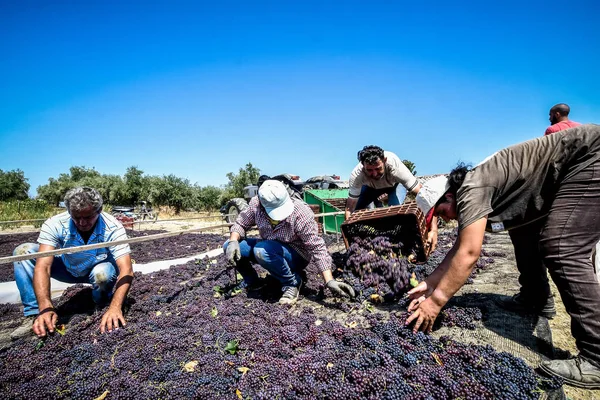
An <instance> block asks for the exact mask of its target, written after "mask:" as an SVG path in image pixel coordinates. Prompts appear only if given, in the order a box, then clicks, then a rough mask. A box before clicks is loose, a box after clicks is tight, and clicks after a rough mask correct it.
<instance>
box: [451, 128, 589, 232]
mask: <svg viewBox="0 0 600 400" xmlns="http://www.w3.org/2000/svg"><path fill="white" fill-rule="evenodd" d="M599 159H600V125H592V124H589V125H581V126H578V127H575V128H571V129H567V130H564V131H561V132H557V133H554V134H552V135H548V136H543V137H539V138H536V139H532V140H528V141H526V142H523V143H520V144H517V145H514V146H511V147H508V148H506V149H504V150H501V151H499V152H497V153H495V154H494V155H492V156H491V157H489V158H487V159H486V160H485V161H484V162H483V163H481V164H480V165H478V166H477V167H475V168H474V169H473V170H471V171H469V172H468V173H467V175H466V177H465V180H464V182H463V184H462V185H461V187H460V188H459V189H458V192H457V210H458V225H459V229H464V228H465V227H467V226H469V225H470V224H472V223H473V222H475V221H477V220H479V219H481V218H483V217H485V216H487V217H488V225H487V230H488V231H493V232H496V231H501V230H504V229H511V228H515V227H518V226H520V225H524V224H527V223H530V222H533V221H535V220H537V219H539V218H543V217H544V216H546V215H547V214H548V211H549V210H550V206H551V205H552V201H553V199H554V197H555V195H556V193H557V191H558V188H559V186H560V184H561V183H562V182H564V181H566V180H568V179H569V178H571V177H573V176H574V175H576V174H577V173H578V172H579V171H581V170H582V169H584V168H586V167H587V166H589V165H590V164H592V163H594V162H598V160H599Z"/></svg>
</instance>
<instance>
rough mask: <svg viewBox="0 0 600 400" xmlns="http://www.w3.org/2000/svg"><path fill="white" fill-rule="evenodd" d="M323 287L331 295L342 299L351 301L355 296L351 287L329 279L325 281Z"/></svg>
mask: <svg viewBox="0 0 600 400" xmlns="http://www.w3.org/2000/svg"><path fill="white" fill-rule="evenodd" d="M325 286H327V287H328V288H329V290H331V291H332V292H333V293H335V294H337V295H340V296H342V297H350V298H351V299H353V298H354V296H355V294H354V289H352V286H350V285H348V284H347V283H344V282H338V281H336V280H335V279H331V280H329V281H327V283H326V284H325Z"/></svg>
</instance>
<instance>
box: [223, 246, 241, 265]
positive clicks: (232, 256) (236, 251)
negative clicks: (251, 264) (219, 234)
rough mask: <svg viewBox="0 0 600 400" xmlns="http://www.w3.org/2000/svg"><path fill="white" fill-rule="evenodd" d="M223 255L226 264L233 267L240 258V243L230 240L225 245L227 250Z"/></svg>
mask: <svg viewBox="0 0 600 400" xmlns="http://www.w3.org/2000/svg"><path fill="white" fill-rule="evenodd" d="M225 255H226V256H227V262H228V263H229V265H231V266H232V267H235V265H236V264H237V262H238V261H239V260H240V259H241V258H242V253H241V251H240V242H238V241H237V240H231V241H229V243H228V244H227V250H225Z"/></svg>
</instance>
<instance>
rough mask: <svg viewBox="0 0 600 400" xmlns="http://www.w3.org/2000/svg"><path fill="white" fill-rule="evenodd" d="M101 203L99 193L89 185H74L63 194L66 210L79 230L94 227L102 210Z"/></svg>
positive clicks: (87, 229) (88, 229) (85, 230)
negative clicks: (74, 186)
mask: <svg viewBox="0 0 600 400" xmlns="http://www.w3.org/2000/svg"><path fill="white" fill-rule="evenodd" d="M102 203H103V202H102V196H100V193H98V191H97V190H96V189H92V188H91V187H86V186H80V187H76V188H73V189H71V190H69V191H68V192H67V194H66V195H65V206H66V207H67V211H68V212H69V214H70V215H71V219H72V220H73V223H74V224H75V226H76V227H77V229H78V230H79V231H80V232H89V231H91V230H92V229H94V226H95V225H96V221H97V220H98V216H99V215H100V212H101V211H102Z"/></svg>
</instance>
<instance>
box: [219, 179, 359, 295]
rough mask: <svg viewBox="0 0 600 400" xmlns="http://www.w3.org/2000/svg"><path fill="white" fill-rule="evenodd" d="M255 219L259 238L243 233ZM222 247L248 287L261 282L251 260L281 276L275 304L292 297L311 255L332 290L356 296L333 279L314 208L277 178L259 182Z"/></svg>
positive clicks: (344, 284)
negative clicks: (287, 188) (279, 293)
mask: <svg viewBox="0 0 600 400" xmlns="http://www.w3.org/2000/svg"><path fill="white" fill-rule="evenodd" d="M254 225H256V226H257V228H258V231H259V234H260V239H253V238H246V232H247V231H248V230H249V229H250V228H252V227H253V226H254ZM240 240H241V241H240ZM223 249H224V250H225V254H226V255H227V259H228V261H229V263H230V264H231V265H232V266H235V268H236V269H237V271H238V272H239V273H240V274H241V275H242V277H243V278H244V280H243V281H242V282H241V284H240V288H246V289H247V290H252V289H253V288H257V287H258V286H260V278H259V277H258V275H257V273H256V271H255V270H254V268H252V265H251V263H252V262H254V263H258V264H260V265H261V266H262V267H263V268H265V269H266V270H267V271H269V273H270V274H271V275H272V276H273V277H275V278H276V279H277V280H278V281H279V282H281V286H282V292H283V293H282V295H281V298H280V299H279V304H294V303H296V301H297V300H298V295H299V293H300V288H301V286H302V279H301V277H300V272H301V271H302V270H303V269H304V268H305V267H306V266H307V265H308V263H309V262H310V261H311V260H312V261H314V263H315V264H316V265H317V267H318V268H319V270H320V271H321V273H322V274H323V280H324V281H325V284H326V286H327V287H328V288H329V289H330V290H331V291H332V292H333V293H336V294H338V295H340V296H343V297H354V290H353V289H352V287H351V286H350V285H348V284H346V283H343V282H337V281H336V280H335V279H333V276H332V274H331V263H332V260H331V256H330V255H329V253H328V252H327V247H326V246H325V242H324V240H323V238H322V237H320V236H319V235H318V230H317V223H316V222H315V218H314V214H313V212H312V210H311V209H310V208H309V207H308V205H307V204H306V203H304V202H303V201H302V200H297V199H292V198H291V197H290V196H289V194H288V192H287V190H286V188H285V186H284V185H283V184H282V183H281V182H279V181H276V180H267V181H265V182H264V183H263V184H262V185H261V186H260V188H259V190H258V195H257V196H255V197H253V198H252V199H251V200H250V204H249V206H248V208H247V209H245V210H244V211H242V212H241V213H240V215H239V216H238V218H237V220H236V221H235V223H234V224H233V226H232V227H231V235H230V236H229V240H228V241H227V242H225V244H224V245H223Z"/></svg>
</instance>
